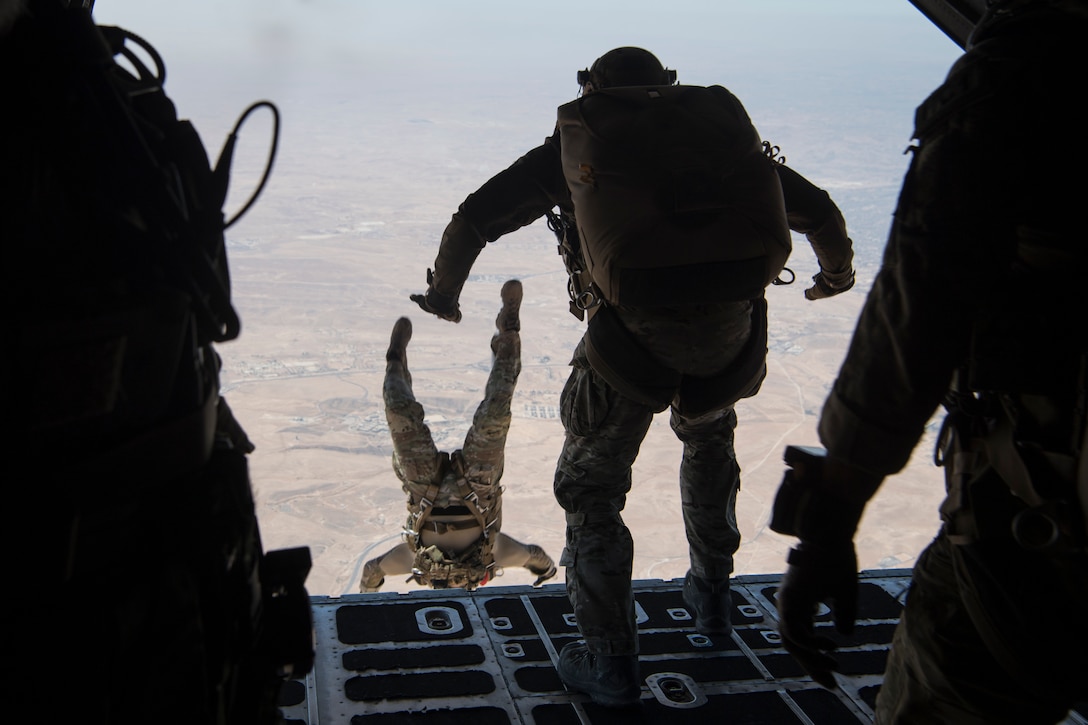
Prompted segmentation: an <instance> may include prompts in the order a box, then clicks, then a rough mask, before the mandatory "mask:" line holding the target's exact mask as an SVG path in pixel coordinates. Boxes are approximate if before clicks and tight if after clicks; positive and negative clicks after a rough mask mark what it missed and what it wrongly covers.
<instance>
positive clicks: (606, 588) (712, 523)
mask: <svg viewBox="0 0 1088 725" xmlns="http://www.w3.org/2000/svg"><path fill="white" fill-rule="evenodd" d="M560 158H561V157H560V148H559V136H558V134H555V135H553V136H551V137H549V138H548V139H546V140H545V142H544V143H543V144H542V145H540V146H538V147H537V148H535V149H533V150H531V151H529V152H528V153H527V154H525V155H524V156H523V157H521V158H520V159H518V160H517V161H516V162H515V163H514V164H513V165H511V166H510V167H509V168H507V169H506V170H504V171H502V172H500V173H499V174H497V175H496V176H495V177H493V178H492V179H491V180H489V181H488V182H487V183H485V184H484V185H483V186H482V187H480V189H478V190H477V191H476V192H474V193H473V194H470V195H469V196H468V198H466V199H465V201H464V203H463V204H462V205H461V207H460V209H459V210H458V211H457V213H456V214H454V215H453V219H452V220H451V221H450V223H449V225H448V226H447V227H446V230H445V232H444V234H443V236H442V244H441V246H440V248H439V251H438V256H437V258H436V260H435V267H434V277H433V280H432V282H431V289H432V290H433V291H434V292H436V293H437V294H438V295H440V296H441V297H443V298H446V299H450V300H453V301H456V300H457V298H458V297H459V296H460V292H461V288H462V286H463V285H464V282H465V280H466V279H467V277H468V274H469V270H470V269H471V268H472V264H473V263H474V261H475V259H476V257H477V255H478V254H479V252H480V250H482V249H483V247H484V246H485V245H486V244H487V243H489V242H492V241H495V240H497V239H498V238H500V237H501V236H503V235H505V234H507V233H509V232H512V231H515V230H516V229H519V228H521V227H523V226H525V225H527V224H530V223H532V222H533V221H535V220H537V219H539V218H540V217H541V216H543V215H544V214H545V213H546V212H548V211H549V210H551V209H552V208H553V207H555V206H558V207H559V209H560V211H561V212H562V214H563V215H565V216H569V217H570V218H573V213H574V210H573V205H572V202H571V197H570V192H569V190H568V188H567V186H566V181H565V179H564V177H563V170H562V165H561V161H560ZM778 172H779V178H780V180H781V182H782V190H783V196H784V198H785V203H786V211H787V219H788V221H789V226H790V228H791V229H792V230H793V231H795V232H799V233H803V234H805V235H806V236H807V237H808V240H809V242H810V243H811V244H812V248H813V251H814V252H815V253H816V256H817V258H818V260H819V262H820V266H821V269H823V270H825V271H827V272H834V273H848V272H850V271H852V261H853V251H852V243H851V240H850V238H849V236H848V235H847V232H846V224H845V222H844V221H843V217H842V214H841V212H840V211H839V209H838V207H836V206H835V204H834V202H832V200H831V198H830V197H829V196H828V194H827V193H826V192H825V191H823V190H821V189H819V188H817V187H816V186H814V185H813V184H811V183H810V182H809V181H808V180H806V179H805V178H804V177H802V176H801V175H799V174H797V173H796V172H794V171H792V170H791V169H789V168H788V167H785V166H779V167H778ZM616 312H617V314H618V315H619V318H620V320H621V321H622V323H623V325H624V326H625V327H626V328H627V329H628V330H630V331H631V332H632V333H634V335H635V339H636V340H637V342H638V343H639V344H640V345H642V346H644V347H645V348H646V349H647V350H649V351H650V352H651V353H652V354H653V355H655V356H656V357H657V358H658V359H660V360H661V362H662V363H664V364H667V365H672V366H673V367H674V369H676V370H680V371H682V372H685V373H689V374H691V375H700V374H712V373H716V372H718V371H721V370H722V369H723V368H725V367H728V366H730V365H732V364H739V363H741V362H748V363H754V364H755V365H754V366H755V367H756V368H757V370H756V373H757V374H756V375H755V376H754V378H753V379H749V380H745V381H743V382H741V383H739V384H738V385H737V386H736V389H735V390H732V391H728V392H729V393H731V394H732V395H731V396H730V397H731V400H728V401H726V402H725V403H723V404H721V405H719V406H717V407H715V408H714V409H712V410H698V411H696V412H688V411H685V409H684V405H683V404H682V402H683V401H681V400H679V399H678V400H677V401H675V402H674V405H673V408H674V409H673V414H672V416H673V417H672V426H673V430H674V431H675V432H676V434H677V435H678V436H679V437H680V439H681V440H682V441H683V442H684V460H683V462H682V464H681V474H680V478H681V491H682V502H683V512H684V521H685V529H686V532H687V535H688V542H689V547H690V553H691V566H692V571H693V572H694V573H695V574H696V575H705V576H706V577H708V578H718V577H728V576H729V574H730V573H731V572H732V570H733V553H734V552H735V551H736V550H737V547H738V546H739V545H740V533H739V532H738V530H737V525H736V514H735V506H734V504H735V499H736V493H737V490H738V489H739V487H740V469H739V466H738V465H737V462H736V457H735V455H734V452H733V430H734V428H735V426H736V415H735V413H734V412H733V407H732V403H733V402H735V400H737V399H738V398H740V397H742V396H744V395H750V394H754V393H755V391H756V390H758V386H759V382H760V381H761V380H762V374H763V370H764V368H763V358H764V356H765V355H766V344H765V338H764V337H759V336H757V339H755V340H754V341H753V340H751V339H750V338H751V337H752V332H753V330H755V331H761V332H762V333H764V334H765V332H766V321H767V316H766V315H767V311H766V303H765V301H764V300H762V299H759V300H751V301H745V302H741V303H735V304H726V305H716V306H708V307H705V308H682V309H660V310H638V311H633V310H622V309H617V310H616ZM706 340H713V344H711V345H709V346H708V345H705V344H703V343H704V342H705V341H706ZM584 347H585V346H584V341H583V343H582V344H580V345H579V347H578V350H577V351H576V353H575V355H574V359H573V360H572V363H571V364H572V371H571V375H570V379H569V380H568V382H567V384H566V387H565V388H564V391H563V395H562V400H561V408H562V415H563V423H564V426H565V427H566V432H567V436H566V443H565V445H564V450H563V453H562V455H561V457H560V460H559V462H558V465H557V468H556V474H555V494H556V498H557V500H558V502H559V504H560V505H561V506H562V507H563V509H564V510H565V511H566V512H567V520H568V529H567V548H566V549H565V552H564V557H563V559H562V561H561V563H562V564H564V565H565V566H567V573H566V578H567V586H568V590H569V593H570V598H571V601H572V605H573V606H574V608H575V612H576V617H577V619H578V623H579V627H580V629H581V630H582V633H583V635H584V636H585V637H586V640H587V644H589V645H590V647H591V649H592V650H593V651H594V652H601V653H608V652H612V653H616V654H629V653H633V652H636V651H637V639H636V633H635V626H634V612H633V604H632V598H631V567H632V560H631V557H632V544H631V537H630V533H629V532H628V531H627V528H626V527H625V526H624V524H623V521H622V519H621V517H620V511H621V510H622V508H623V505H624V501H625V496H626V493H627V491H628V490H629V489H630V485H631V464H632V463H633V461H634V459H635V457H636V455H637V453H638V449H639V446H640V444H641V442H642V439H643V437H644V436H645V434H646V430H647V428H648V427H649V424H650V421H651V419H652V417H653V415H654V412H655V411H654V410H653V409H651V408H649V407H647V406H646V405H643V404H642V403H639V402H637V401H635V400H633V399H631V398H630V397H629V396H627V395H625V394H623V393H621V392H619V391H617V390H615V389H614V388H613V387H612V386H610V385H609V384H608V383H606V382H604V380H603V379H601V377H600V376H599V375H598V374H596V373H595V372H594V371H593V370H592V368H591V367H590V365H589V363H588V361H587V360H586V355H585V349H584ZM686 402H687V403H688V404H689V405H690V406H691V407H692V408H693V409H694V408H695V407H700V406H697V405H694V404H695V402H696V401H692V400H688V401H686ZM677 406H679V407H677Z"/></svg>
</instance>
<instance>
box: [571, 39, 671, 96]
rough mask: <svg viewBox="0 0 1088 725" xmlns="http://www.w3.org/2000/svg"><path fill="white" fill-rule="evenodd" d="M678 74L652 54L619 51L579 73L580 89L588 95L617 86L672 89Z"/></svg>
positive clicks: (618, 49) (647, 52)
mask: <svg viewBox="0 0 1088 725" xmlns="http://www.w3.org/2000/svg"><path fill="white" fill-rule="evenodd" d="M674 83H676V71H674V70H671V69H669V68H666V67H665V66H663V65H662V64H661V61H659V60H658V59H657V57H656V56H655V55H654V54H653V53H651V52H650V51H648V50H643V49H642V48H631V47H627V48H616V49H615V50H610V51H608V52H607V53H605V54H604V55H602V56H601V57H600V58H598V59H597V60H595V61H593V65H592V66H590V67H589V68H586V69H584V70H580V71H578V85H580V86H581V87H582V91H583V92H584V93H588V92H589V91H596V90H600V89H602V88H615V87H617V86H671V85H672V84H674Z"/></svg>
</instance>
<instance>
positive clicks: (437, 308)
mask: <svg viewBox="0 0 1088 725" xmlns="http://www.w3.org/2000/svg"><path fill="white" fill-rule="evenodd" d="M408 299H410V300H412V302H415V303H416V304H417V305H419V309H421V310H423V311H424V312H430V313H431V314H432V315H434V316H436V317H441V318H442V319H443V320H449V321H450V322H460V321H461V306H460V305H459V304H458V303H457V298H456V297H450V296H447V295H444V294H440V293H439V292H437V291H436V290H435V288H434V272H432V271H431V270H430V269H428V270H427V291H426V292H425V293H424V294H421V295H410V296H409V297H408Z"/></svg>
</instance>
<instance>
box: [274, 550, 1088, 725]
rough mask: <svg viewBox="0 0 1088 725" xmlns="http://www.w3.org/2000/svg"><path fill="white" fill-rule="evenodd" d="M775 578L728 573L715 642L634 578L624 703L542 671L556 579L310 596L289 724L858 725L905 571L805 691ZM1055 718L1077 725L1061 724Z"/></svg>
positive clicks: (672, 594)
mask: <svg viewBox="0 0 1088 725" xmlns="http://www.w3.org/2000/svg"><path fill="white" fill-rule="evenodd" d="M780 579H781V574H774V575H760V576H741V577H736V578H734V580H733V582H732V590H733V624H734V631H733V635H732V636H731V637H726V638H711V637H705V636H703V635H700V634H698V633H697V632H696V631H695V629H694V621H693V618H692V615H691V614H690V613H689V612H688V611H687V609H686V608H685V606H684V602H683V600H682V597H681V594H680V586H681V582H682V580H674V581H661V580H644V581H636V582H635V583H634V591H635V600H636V614H637V617H638V623H639V646H640V648H641V653H640V655H639V666H640V669H641V676H642V678H643V688H642V700H641V702H640V705H639V706H638V707H634V708H626V709H609V708H602V707H599V706H597V705H594V704H593V703H592V702H591V701H590V700H589V698H588V697H586V696H585V695H582V694H579V693H568V692H567V691H566V690H565V689H564V687H563V685H562V684H561V683H560V681H559V677H558V676H557V675H556V672H555V667H554V664H555V662H556V659H557V653H558V651H559V650H560V649H561V648H562V647H563V645H564V644H566V643H567V642H570V641H572V640H575V639H577V638H578V630H577V627H576V625H575V622H574V615H573V614H572V611H571V607H570V604H569V602H568V601H567V597H566V592H565V590H564V587H563V585H562V584H552V585H548V586H545V587H542V588H539V589H533V588H531V587H495V588H491V587H485V588H481V589H479V590H477V591H476V592H474V593H467V592H464V591H461V590H453V591H431V590H421V591H417V592H412V593H411V594H397V593H378V594H357V595H349V596H343V597H339V598H329V597H313V598H312V609H313V616H314V628H315V634H316V640H317V659H316V662H315V665H314V669H313V671H312V672H311V673H310V674H309V675H308V676H307V677H306V678H305V680H296V681H292V682H290V683H288V687H287V688H285V691H284V696H283V698H282V703H281V704H282V710H283V714H284V717H285V719H286V721H287V723H288V724H289V725H300V724H306V725H407V724H408V723H412V724H413V725H416V724H419V725H460V724H461V723H469V724H470V725H507V724H518V725H568V724H570V725H585V724H592V725H620V724H621V723H622V724H623V725H627V724H629V723H652V724H653V725H671V724H673V723H676V724H678V725H679V724H682V725H697V724H698V723H704V722H715V723H720V722H729V723H731V724H752V725H757V724H758V725H777V724H779V723H781V724H783V725H796V724H798V723H803V724H806V725H843V724H844V723H845V724H849V723H852V722H860V723H871V722H872V719H873V712H872V706H873V703H874V701H875V698H876V692H877V690H878V689H879V686H880V682H881V673H882V672H883V669H884V663H885V660H886V659H887V654H888V646H889V643H890V642H891V635H892V630H893V629H894V627H895V623H896V621H897V619H898V616H899V612H900V610H901V608H902V602H903V601H904V600H905V595H906V590H907V586H908V584H909V582H910V571H909V570H906V569H897V570H883V571H870V572H863V573H862V575H861V587H860V599H859V613H858V622H857V626H856V628H855V631H854V633H853V634H852V635H851V636H849V637H843V636H841V635H839V634H837V633H835V632H834V630H833V628H832V627H831V623H830V621H829V613H828V612H827V611H826V610H825V611H824V612H822V613H821V615H820V616H819V618H818V622H819V624H818V626H822V627H825V628H827V632H828V633H829V634H830V635H831V636H832V637H833V638H834V639H835V640H837V641H838V642H839V644H840V649H839V651H838V654H837V656H838V659H839V662H840V664H841V668H842V674H841V675H840V676H839V683H840V688H839V690H838V691H836V692H829V691H827V690H825V689H823V688H821V687H819V686H818V685H815V684H814V683H813V682H812V681H811V680H810V679H809V678H808V677H807V676H805V675H804V673H803V672H802V671H801V669H800V668H799V667H798V665H797V664H796V663H795V662H794V661H793V659H792V658H791V657H790V656H789V655H788V654H787V653H786V652H785V650H784V649H782V647H781V645H780V642H779V638H778V633H777V630H776V622H775V613H774V611H775V610H774V605H773V596H774V591H775V588H776V587H777V585H778V582H779V581H780ZM1067 723H1069V725H1088V719H1085V718H1083V717H1081V716H1079V715H1076V714H1074V715H1072V716H1071V717H1070V719H1069V720H1068V721H1067Z"/></svg>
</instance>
